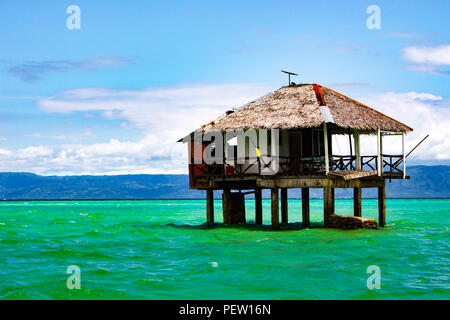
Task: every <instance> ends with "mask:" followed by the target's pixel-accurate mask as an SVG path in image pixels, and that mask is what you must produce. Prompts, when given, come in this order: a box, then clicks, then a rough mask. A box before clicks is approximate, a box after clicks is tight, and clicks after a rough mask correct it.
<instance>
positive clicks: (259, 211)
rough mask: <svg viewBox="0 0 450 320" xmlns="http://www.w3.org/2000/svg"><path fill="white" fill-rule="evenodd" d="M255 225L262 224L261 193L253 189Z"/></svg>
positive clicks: (259, 190)
mask: <svg viewBox="0 0 450 320" xmlns="http://www.w3.org/2000/svg"><path fill="white" fill-rule="evenodd" d="M255 223H256V224H262V192H261V189H255Z"/></svg>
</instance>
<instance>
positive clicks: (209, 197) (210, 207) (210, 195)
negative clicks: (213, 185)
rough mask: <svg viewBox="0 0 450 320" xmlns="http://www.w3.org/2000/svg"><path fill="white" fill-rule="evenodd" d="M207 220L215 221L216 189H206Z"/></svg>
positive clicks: (209, 221)
mask: <svg viewBox="0 0 450 320" xmlns="http://www.w3.org/2000/svg"><path fill="white" fill-rule="evenodd" d="M206 222H208V223H214V191H213V190H212V189H208V190H206Z"/></svg>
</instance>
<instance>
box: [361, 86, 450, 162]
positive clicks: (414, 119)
mask: <svg viewBox="0 0 450 320" xmlns="http://www.w3.org/2000/svg"><path fill="white" fill-rule="evenodd" d="M360 101H362V102H364V103H367V104H368V105H369V106H372V107H374V108H375V109H377V110H379V111H381V112H383V113H385V114H387V115H389V116H391V117H393V118H394V119H397V120H399V121H401V122H403V123H405V124H407V125H409V126H410V127H412V128H413V129H414V131H413V132H411V133H409V134H408V135H407V136H406V151H408V150H410V149H411V148H412V147H414V146H415V145H416V144H417V143H418V142H419V141H420V140H422V138H424V137H425V136H426V135H427V134H429V135H430V137H429V138H428V139H427V140H426V141H425V142H424V143H423V144H422V145H421V146H420V147H419V148H418V149H417V150H415V151H414V152H413V153H412V154H411V156H410V157H411V159H417V160H448V159H450V130H448V128H450V101H449V100H445V99H444V98H442V97H440V96H436V95H433V94H430V93H416V92H406V93H395V92H388V93H385V94H379V95H373V96H370V97H367V98H362V99H360ZM387 139H392V140H393V142H394V143H390V144H385V149H386V151H387V152H391V153H397V154H398V151H401V149H400V143H401V139H400V138H398V139H397V140H396V141H395V139H396V138H394V137H393V138H387ZM389 142H391V141H389ZM375 146H376V144H375Z"/></svg>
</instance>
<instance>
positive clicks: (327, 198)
mask: <svg viewBox="0 0 450 320" xmlns="http://www.w3.org/2000/svg"><path fill="white" fill-rule="evenodd" d="M333 201H334V199H333V191H332V188H331V187H324V188H323V222H324V226H325V228H328V225H329V223H328V222H329V218H330V216H332V215H333Z"/></svg>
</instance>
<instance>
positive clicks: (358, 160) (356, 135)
mask: <svg viewBox="0 0 450 320" xmlns="http://www.w3.org/2000/svg"><path fill="white" fill-rule="evenodd" d="M353 137H354V140H355V155H356V165H355V167H356V170H361V149H360V143H359V131H358V130H355V131H354V133H353Z"/></svg>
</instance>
